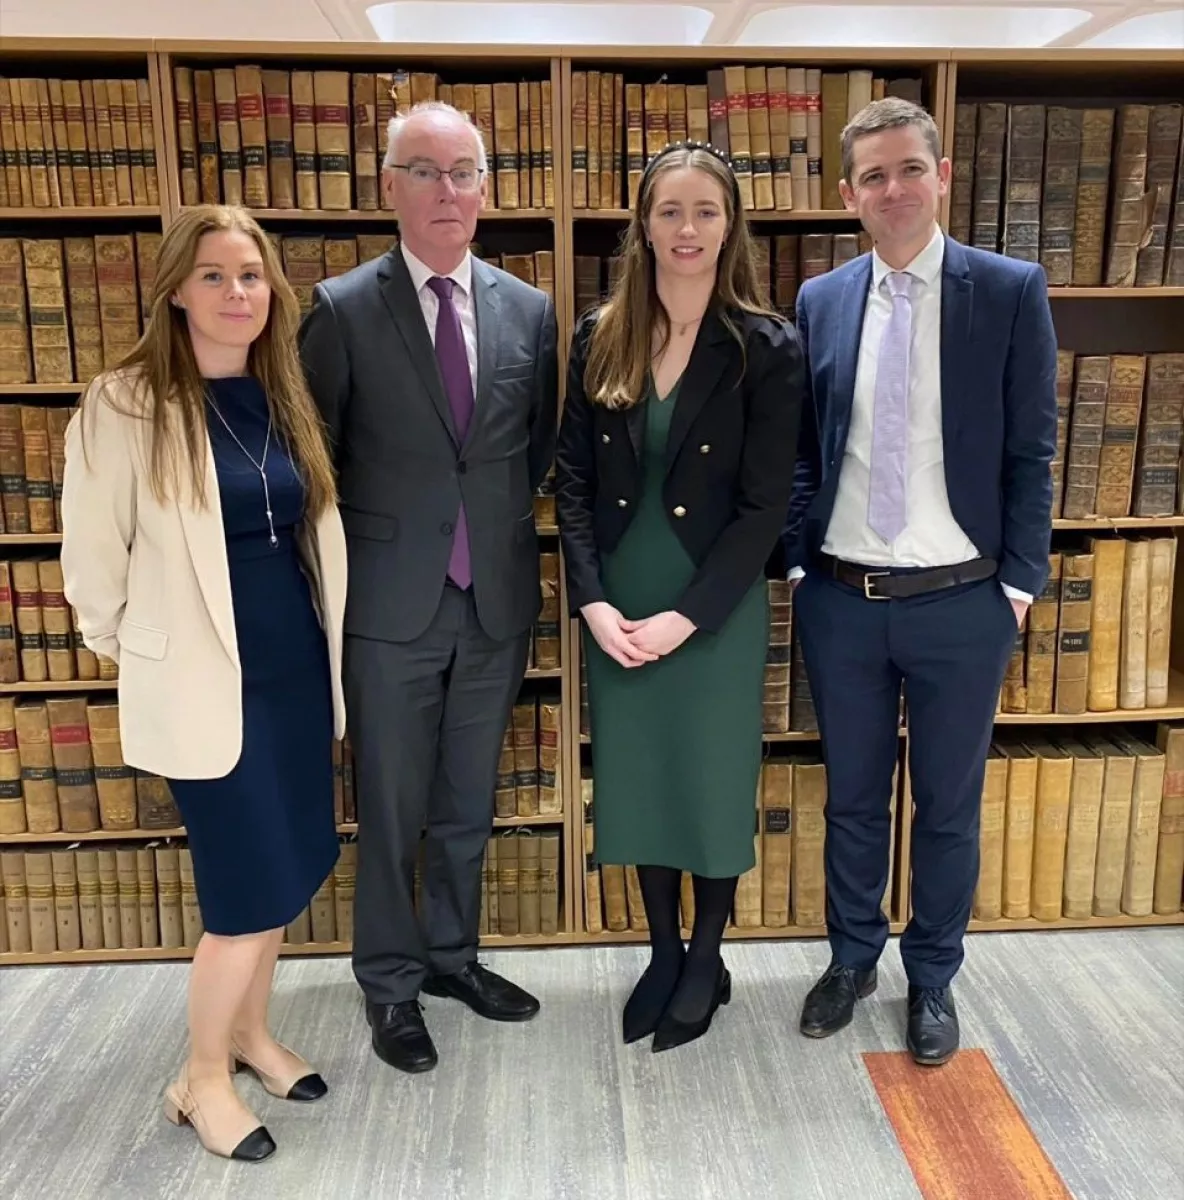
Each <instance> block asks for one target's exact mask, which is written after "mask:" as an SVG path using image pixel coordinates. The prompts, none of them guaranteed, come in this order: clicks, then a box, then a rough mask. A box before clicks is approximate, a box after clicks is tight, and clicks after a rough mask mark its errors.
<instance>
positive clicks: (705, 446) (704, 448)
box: [699, 442, 711, 454]
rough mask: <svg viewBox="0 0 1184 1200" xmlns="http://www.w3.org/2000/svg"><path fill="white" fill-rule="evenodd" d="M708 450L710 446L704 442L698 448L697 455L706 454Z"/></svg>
mask: <svg viewBox="0 0 1184 1200" xmlns="http://www.w3.org/2000/svg"><path fill="white" fill-rule="evenodd" d="M710 449H711V446H710V445H709V444H708V443H707V442H704V443H703V445H702V446H700V447H699V453H700V454H706V453H707V452H708V451H709V450H710Z"/></svg>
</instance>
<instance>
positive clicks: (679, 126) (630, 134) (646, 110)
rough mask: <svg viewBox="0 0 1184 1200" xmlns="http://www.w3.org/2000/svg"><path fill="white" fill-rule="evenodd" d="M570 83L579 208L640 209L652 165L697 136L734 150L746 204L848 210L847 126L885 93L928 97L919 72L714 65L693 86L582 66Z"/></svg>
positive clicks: (573, 162)
mask: <svg viewBox="0 0 1184 1200" xmlns="http://www.w3.org/2000/svg"><path fill="white" fill-rule="evenodd" d="M704 75H705V76H706V82H699V80H702V79H703V78H704ZM690 77H691V76H688V78H690ZM571 89H572V92H571V94H572V128H571V169H572V207H573V208H575V209H576V210H577V211H579V210H580V209H616V208H621V207H622V206H625V207H628V208H632V207H633V205H634V204H635V203H636V200H637V193H638V188H639V187H640V184H641V176H642V172H643V171H644V170H645V166H646V163H648V162H649V160H650V159H651V158H653V157H654V155H655V154H657V153H658V152H659V151H660V150H661V149H662V148H663V147H664V146H665V145H666V144H667V143H669V142H677V141H682V140H684V139H687V138H690V139H691V140H693V141H699V142H710V143H711V144H712V145H713V146H715V147H716V148H717V149H719V150H722V151H723V152H724V153H725V154H726V155H728V157H729V159H730V160H731V163H732V168H733V170H734V172H735V174H736V180H737V182H738V184H739V185H740V199H741V203H742V204H743V206H744V208H746V209H749V210H754V211H762V212H771V211H774V210H776V211H782V212H790V211H794V210H797V211H802V210H810V211H816V210H822V209H842V208H843V201H842V197H841V196H840V195H839V179H840V178H841V176H842V150H841V146H840V135H841V134H842V132H843V126H844V125H846V123H847V121H848V120H850V118H851V117H853V116H854V115H855V114H856V113H857V112H858V111H859V110H860V109H861V108H863V107H864V105H866V104H870V103H871V101H872V100H878V99H881V98H882V97H884V96H885V95H888V96H904V97H906V98H907V99H910V100H913V101H914V102H916V103H917V104H920V103H921V98H922V85H921V80H920V79H919V78H913V77H908V78H893V79H887V78H884V77H883V76H880V75H878V74H874V73H873V72H872V71H871V70H868V69H865V68H854V69H852V70H847V71H836V70H824V69H823V68H821V67H811V66H806V65H803V66H782V65H772V64H763V63H749V64H744V63H740V64H729V65H725V66H721V67H713V68H708V70H707V71H706V72H703V73H702V74H699V76H698V80H696V81H695V82H693V83H687V82H679V83H675V82H672V81H670V80H669V78H668V77H667V76H666V75H663V76H662V77H661V78H660V79H658V80H655V81H646V82H633V81H626V79H625V76H624V74H623V73H621V72H617V71H607V70H604V71H597V70H580V71H572V75H571Z"/></svg>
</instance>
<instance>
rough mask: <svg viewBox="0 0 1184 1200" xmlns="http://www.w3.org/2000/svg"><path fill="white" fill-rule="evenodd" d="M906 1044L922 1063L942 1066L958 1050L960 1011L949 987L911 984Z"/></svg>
mask: <svg viewBox="0 0 1184 1200" xmlns="http://www.w3.org/2000/svg"><path fill="white" fill-rule="evenodd" d="M905 1044H906V1045H907V1046H908V1048H909V1053H910V1054H911V1055H912V1056H913V1059H914V1061H916V1062H918V1063H920V1064H921V1065H922V1066H923V1067H940V1066H941V1065H942V1063H947V1062H949V1061H950V1059H951V1058H953V1057H954V1055H955V1054H957V1053H958V1013H957V1011H956V1010H955V1008H954V994H953V992H951V991H950V989H949V988H948V987H944V988H918V987H913V986H912V984H910V985H909V1028H908V1036H907V1038H906V1039H905Z"/></svg>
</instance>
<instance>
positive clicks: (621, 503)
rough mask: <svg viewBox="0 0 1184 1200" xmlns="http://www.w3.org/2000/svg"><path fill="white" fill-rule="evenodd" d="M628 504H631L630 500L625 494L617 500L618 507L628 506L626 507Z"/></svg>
mask: <svg viewBox="0 0 1184 1200" xmlns="http://www.w3.org/2000/svg"><path fill="white" fill-rule="evenodd" d="M628 504H629V501H628V500H626V499H625V497H624V496H622V497H621V498H620V499H619V500H618V501H617V507H618V508H626V507H627V506H628Z"/></svg>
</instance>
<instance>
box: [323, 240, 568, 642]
mask: <svg viewBox="0 0 1184 1200" xmlns="http://www.w3.org/2000/svg"><path fill="white" fill-rule="evenodd" d="M472 265H473V293H474V300H475V303H476V306H477V310H476V311H477V345H478V367H477V380H476V408H475V411H474V413H473V418H472V420H471V422H470V424H469V430H468V434H467V435H466V437H465V439H464V442H463V443H461V442H460V441H459V440H458V438H457V435H456V430H455V427H454V424H453V420H452V414H451V410H450V408H449V405H448V397H447V395H446V394H445V391H444V385H443V382H442V380H441V378H440V371H439V367H438V365H437V362H436V354H435V350H434V349H433V347H432V339H431V335H430V333H429V331H428V327H427V323H426V322H425V321H424V317H423V310H422V309H421V308H420V305H419V300H418V299H417V297H416V295H415V290H414V286H413V284H412V282H411V276H410V274H409V273H408V271H407V266H406V263H405V262H404V259H403V255H402V252H401V251H400V250H399V249H398V247H395V248H394V249H393V250H391V251H390V252H389V253H388V254H386V255H384V256H383V257H382V258H379V259H375V260H373V261H371V262H368V263H365V264H363V265H362V266H360V267H357V268H356V269H355V270H352V271H350V272H348V273H347V274H345V275H340V276H337V277H335V278H333V279H327V280H325V281H324V282H322V283H319V284H317V286H316V287H315V289H314V290H313V304H312V309H311V310H310V312H309V313H308V315H307V316H306V318H305V320H304V322H303V324H302V326H301V330H300V353H301V358H302V360H303V363H304V369H305V373H306V375H307V377H308V382H309V386H310V388H311V391H312V395H313V398H314V400H315V401H316V404H317V407H318V408H319V410H320V412H321V415H322V417H323V419H324V422H325V425H326V429H327V434H328V437H329V439H330V444H331V447H332V451H333V456H334V461H335V464H336V468H337V474H338V486H339V489H340V507H341V519H342V523H343V525H344V527H345V534H346V539H347V544H348V550H349V585H348V596H347V601H346V611H345V633H346V634H347V635H349V634H353V635H357V636H360V637H369V638H377V639H380V640H384V641H395V642H401V641H408V640H410V639H412V638H415V637H418V636H419V635H420V634H422V633H423V632H424V631H425V630H426V629H427V627H428V624H429V623H430V622H431V620H432V617H433V615H434V614H435V612H436V609H437V606H438V604H439V601H440V595H441V591H442V589H443V587H444V580H445V577H446V575H447V570H448V559H449V555H450V553H451V549H452V532H453V526H454V523H455V521H456V518H457V513H458V511H459V507H460V503H461V501H462V499H463V501H464V505H465V516H466V519H467V521H468V527H469V538H470V545H471V555H472V567H473V592H474V598H475V601H476V606H477V614H478V618H479V620H480V621H481V625H482V627H483V628H484V630H485V631H486V632H487V633H488V634H489V636H490V637H493V638H497V639H499V640H502V639H506V638H510V637H513V636H515V635H517V634H521V633H523V632H524V631H525V630H527V629H529V627H530V625H531V624H532V623H533V622H534V620H535V619H536V618H537V616H538V613H539V608H540V605H541V593H540V589H539V554H538V542H537V538H536V535H535V527H534V514H533V503H534V500H533V497H534V492H535V490H536V489H537V487H538V485H539V484H540V483H541V482H542V480H543V477H544V476H545V475H546V473H547V471H548V469H549V467H550V465H551V460H552V456H553V454H554V449H555V425H556V409H557V404H558V362H557V358H556V332H557V331H556V322H555V308H554V305H553V304H552V303H551V300H550V298H549V297H548V296H547V295H546V294H545V293H544V292H542V291H539V290H538V289H537V288H533V287H531V286H530V285H529V284H526V283H523V282H522V281H521V280H520V279H517V278H515V277H514V276H512V275H510V274H508V273H507V272H505V271H501V270H499V269H498V268H496V267H491V266H489V265H488V264H486V263H484V262H482V261H481V260H480V259H478V258H474V259H473V264H472Z"/></svg>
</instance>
